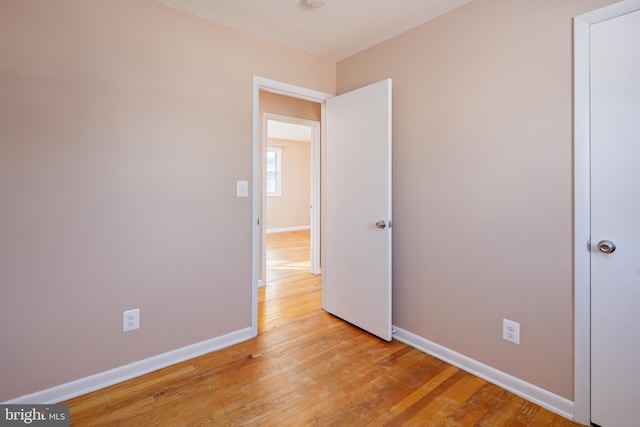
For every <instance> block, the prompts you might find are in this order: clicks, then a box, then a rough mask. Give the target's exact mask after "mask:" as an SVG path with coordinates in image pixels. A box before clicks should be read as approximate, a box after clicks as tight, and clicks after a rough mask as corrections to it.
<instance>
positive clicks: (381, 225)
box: [376, 219, 387, 230]
mask: <svg viewBox="0 0 640 427" xmlns="http://www.w3.org/2000/svg"><path fill="white" fill-rule="evenodd" d="M386 226H387V224H386V223H385V222H384V219H381V220H380V221H378V222H376V228H379V229H380V230H382V229H383V228H385V227H386Z"/></svg>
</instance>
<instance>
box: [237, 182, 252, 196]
mask: <svg viewBox="0 0 640 427" xmlns="http://www.w3.org/2000/svg"><path fill="white" fill-rule="evenodd" d="M236 190H237V194H238V197H249V181H238V182H237V183H236Z"/></svg>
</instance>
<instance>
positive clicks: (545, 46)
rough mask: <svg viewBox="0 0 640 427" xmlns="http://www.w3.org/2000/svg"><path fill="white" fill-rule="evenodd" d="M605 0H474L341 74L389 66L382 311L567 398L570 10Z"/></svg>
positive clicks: (358, 79)
mask: <svg viewBox="0 0 640 427" xmlns="http://www.w3.org/2000/svg"><path fill="white" fill-rule="evenodd" d="M607 3H611V1H609V0H563V1H557V0H544V1H513V0H476V1H474V2H472V3H470V4H469V5H467V6H465V7H463V8H461V9H458V10H456V11H453V12H451V13H449V14H447V15H445V16H443V17H440V18H438V19H436V20H434V21H432V22H430V23H427V24H425V25H422V26H420V27H418V28H416V29H414V30H412V31H410V32H408V33H404V34H402V35H400V36H398V37H396V38H394V39H392V40H391V41H388V42H386V43H383V44H381V45H379V46H377V47H375V48H372V49H370V50H368V51H366V52H364V53H361V54H359V55H356V56H354V57H351V58H349V59H347V60H344V61H342V62H340V63H339V64H338V72H337V73H338V74H337V75H338V80H337V91H338V93H343V92H346V91H348V90H351V89H354V88H357V87H359V86H363V85H365V84H367V83H371V82H374V81H377V80H380V79H382V78H387V77H390V78H392V79H393V85H394V87H393V92H394V94H393V96H394V99H393V102H394V105H393V108H394V114H393V120H394V132H393V141H394V142H393V143H394V149H393V155H394V159H393V167H394V176H393V177H394V184H393V191H394V206H393V209H394V222H393V223H394V246H393V249H394V255H393V256H394V266H393V268H394V276H393V279H394V293H393V298H394V301H393V310H394V311H393V312H394V318H393V321H394V324H395V325H397V326H399V327H401V328H403V329H406V330H409V331H411V332H413V333H415V334H418V335H420V336H422V337H424V338H427V339H429V340H432V341H435V342H436V343H439V344H441V345H443V346H446V347H449V348H451V349H453V350H455V351H458V352H460V353H462V354H464V355H466V356H469V357H471V358H474V359H476V360H479V361H481V362H484V363H486V364H488V365H491V366H493V367H495V368H497V369H499V370H502V371H504V372H507V373H509V374H511V375H514V376H516V377H519V378H521V379H523V380H525V381H528V382H530V383H533V384H535V385H538V386H540V387H542V388H544V389H547V390H549V391H551V392H553V393H556V394H558V395H561V396H564V397H566V398H569V399H571V398H572V396H573V301H572V294H573V288H572V194H571V191H572V166H571V165H572V114H571V111H572V20H571V19H572V17H573V16H575V15H577V14H580V13H583V12H586V11H589V10H592V9H595V8H597V7H600V6H603V5H605V4H607ZM505 317H506V318H509V319H512V320H515V321H518V322H520V324H521V345H519V346H518V345H514V344H511V343H508V342H506V341H503V340H502V339H501V324H502V319H503V318H505Z"/></svg>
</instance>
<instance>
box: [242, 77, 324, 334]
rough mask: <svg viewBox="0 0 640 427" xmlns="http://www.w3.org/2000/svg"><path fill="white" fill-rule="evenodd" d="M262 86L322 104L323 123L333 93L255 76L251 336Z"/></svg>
mask: <svg viewBox="0 0 640 427" xmlns="http://www.w3.org/2000/svg"><path fill="white" fill-rule="evenodd" d="M260 90H265V91H268V92H273V93H277V94H281V95H286V96H291V97H294V98H301V99H306V100H308V101H314V102H318V103H320V104H321V123H324V102H325V101H326V100H327V99H329V98H333V95H331V94H328V93H324V92H319V91H316V90H312V89H307V88H304V87H301V86H295V85H292V84H289V83H284V82H279V81H276V80H271V79H267V78H264V77H259V76H255V75H254V76H253V122H252V123H253V151H252V152H253V161H252V166H251V168H252V169H251V170H252V173H251V224H252V225H251V336H253V337H255V336H257V335H258V285H259V284H258V255H259V248H258V246H259V245H258V237H259V233H260V231H261V227H262V223H263V221H260V216H261V212H259V206H260V205H259V199H258V198H259V197H260V196H261V195H262V193H263V190H262V185H261V179H260V172H261V171H262V168H261V164H260V158H261V156H260V153H261V149H262V142H261V135H260Z"/></svg>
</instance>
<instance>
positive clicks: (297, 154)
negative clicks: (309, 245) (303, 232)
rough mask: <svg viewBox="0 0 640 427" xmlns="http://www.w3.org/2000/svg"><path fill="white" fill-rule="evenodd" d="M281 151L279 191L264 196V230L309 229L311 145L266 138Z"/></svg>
mask: <svg viewBox="0 0 640 427" xmlns="http://www.w3.org/2000/svg"><path fill="white" fill-rule="evenodd" d="M268 145H269V146H270V147H279V148H281V149H282V191H281V195H279V196H269V197H267V230H272V229H279V228H290V227H309V223H310V211H309V207H310V205H311V143H310V142H308V141H288V140H284V139H275V138H270V139H269V143H268Z"/></svg>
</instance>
